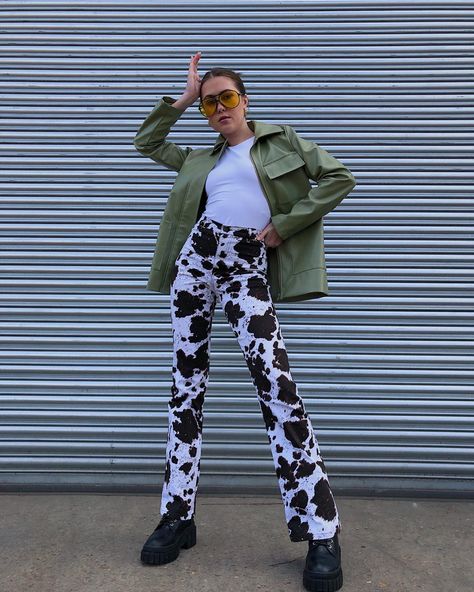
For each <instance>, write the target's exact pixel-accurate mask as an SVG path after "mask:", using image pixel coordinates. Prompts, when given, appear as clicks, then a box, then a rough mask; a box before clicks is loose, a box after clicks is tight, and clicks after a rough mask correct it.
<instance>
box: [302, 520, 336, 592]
mask: <svg viewBox="0 0 474 592" xmlns="http://www.w3.org/2000/svg"><path fill="white" fill-rule="evenodd" d="M303 586H304V587H305V588H306V590H309V591H310V592H336V590H339V589H340V588H341V587H342V567H341V547H340V546H339V540H338V535H337V532H336V533H335V535H334V536H333V537H332V538H330V539H315V540H312V541H308V553H307V555H306V563H305V568H304V571H303Z"/></svg>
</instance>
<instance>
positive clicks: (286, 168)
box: [263, 152, 306, 179]
mask: <svg viewBox="0 0 474 592" xmlns="http://www.w3.org/2000/svg"><path fill="white" fill-rule="evenodd" d="M305 164H306V163H305V161H304V160H303V159H302V158H301V156H300V155H299V154H297V153H296V152H289V153H288V154H284V155H283V156H280V157H278V158H277V159H276V160H272V161H271V162H266V163H265V164H264V165H263V168H264V169H265V172H266V173H267V175H268V176H269V178H270V179H275V177H279V176H280V175H284V174H285V173H289V172H290V171H294V170H295V169H298V168H300V167H302V166H304V165H305Z"/></svg>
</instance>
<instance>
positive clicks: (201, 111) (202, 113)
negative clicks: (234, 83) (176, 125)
mask: <svg viewBox="0 0 474 592" xmlns="http://www.w3.org/2000/svg"><path fill="white" fill-rule="evenodd" d="M229 91H231V92H234V93H237V94H238V95H239V102H238V103H237V105H236V106H235V107H238V106H239V105H240V101H241V98H240V97H244V96H246V95H245V93H240V92H239V91H237V90H235V89H234V88H226V89H225V90H223V91H221V92H220V93H219V94H218V95H215V96H214V97H213V98H214V100H215V109H214V113H211V115H206V113H205V112H204V107H203V105H202V101H199V105H198V109H199V112H200V113H201V115H202V116H203V117H206V119H209V117H212V116H213V115H215V113H216V111H217V103H218V102H219V103H220V104H221V105H222V106H223V107H225V108H226V109H235V107H227V106H226V105H224V103H223V102H222V101H221V95H223V94H224V93H226V92H229ZM204 98H206V97H204Z"/></svg>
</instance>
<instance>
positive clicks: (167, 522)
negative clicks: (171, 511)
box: [155, 514, 180, 530]
mask: <svg viewBox="0 0 474 592" xmlns="http://www.w3.org/2000/svg"><path fill="white" fill-rule="evenodd" d="M179 520H180V519H179V518H176V517H173V516H168V515H167V514H165V515H164V516H162V517H161V520H160V522H159V524H158V526H157V527H156V528H159V527H160V526H172V525H173V524H174V523H175V522H178V521H179ZM155 530H156V529H155Z"/></svg>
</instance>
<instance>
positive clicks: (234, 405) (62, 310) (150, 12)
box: [0, 0, 474, 495]
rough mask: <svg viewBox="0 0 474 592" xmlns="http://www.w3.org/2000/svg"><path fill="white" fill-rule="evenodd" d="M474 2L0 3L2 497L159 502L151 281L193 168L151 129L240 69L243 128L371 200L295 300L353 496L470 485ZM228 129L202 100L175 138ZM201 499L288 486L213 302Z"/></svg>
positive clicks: (346, 208)
mask: <svg viewBox="0 0 474 592" xmlns="http://www.w3.org/2000/svg"><path fill="white" fill-rule="evenodd" d="M473 16H474V9H473V6H472V4H471V2H454V3H450V4H449V6H448V5H447V4H446V3H445V2H432V1H431V2H417V1H411V2H397V3H388V2H385V3H384V2H350V1H349V2H316V1H309V2H287V3H283V4H282V3H280V2H257V3H254V2H252V3H249V2H247V1H246V0H241V1H240V2H239V3H238V5H228V4H225V3H222V2H215V1H214V0H208V1H207V2H190V3H185V2H170V1H169V0H168V1H167V2H166V3H158V2H132V1H131V0H129V1H126V2H124V1H122V2H120V1H116V0H114V2H100V3H99V2H73V3H66V2H47V3H46V2H8V3H3V4H2V6H1V12H0V17H1V19H2V22H3V26H2V38H1V41H0V44H1V45H0V51H1V57H2V68H1V78H2V87H3V89H2V90H3V93H4V99H3V101H2V106H1V129H0V133H1V138H2V143H1V147H0V150H1V158H2V163H3V166H2V171H1V179H0V182H1V232H0V242H1V249H2V257H1V266H0V280H1V287H2V289H1V294H0V298H1V303H0V307H1V313H0V314H1V317H0V318H1V326H0V331H1V334H0V340H1V342H0V344H1V345H0V348H1V373H2V380H1V383H0V389H1V390H0V403H1V410H2V420H1V432H0V439H1V441H0V445H1V456H0V471H1V475H0V480H1V484H2V488H3V489H4V490H5V489H9V488H11V489H14V488H18V487H22V488H23V489H28V488H31V489H48V488H54V489H56V490H57V489H58V488H64V489H76V490H81V489H83V490H86V489H88V490H94V489H99V490H100V489H102V490H107V489H109V490H112V489H122V490H126V489H130V490H133V491H137V490H138V491H144V490H147V489H149V490H150V491H159V489H160V486H161V482H162V478H163V472H164V454H165V441H166V432H167V401H168V397H169V391H170V370H171V326H170V315H169V304H168V299H167V297H166V296H160V295H157V294H155V293H151V292H148V291H146V290H145V284H146V280H147V275H148V269H149V265H150V262H151V257H152V253H153V247H154V241H155V237H156V230H157V227H158V225H159V222H160V217H161V214H162V212H163V209H164V205H165V202H166V199H167V194H168V192H169V190H170V188H171V185H172V183H173V180H174V178H175V173H172V172H170V171H168V170H166V169H164V168H162V167H159V166H158V165H156V164H155V163H153V162H152V161H151V160H147V159H145V158H143V157H142V156H141V155H139V154H138V153H137V152H136V150H135V149H134V146H133V136H134V135H135V132H136V130H137V129H138V126H139V125H140V123H141V122H142V121H143V119H144V117H145V116H146V115H147V114H148V113H149V112H150V111H151V109H152V108H153V106H154V104H156V102H157V101H158V100H159V98H160V97H161V96H162V95H165V94H169V95H171V96H176V97H178V96H179V95H180V94H181V92H182V90H183V89H184V85H185V80H186V72H187V65H188V60H189V56H190V55H191V54H192V53H193V52H194V51H195V50H197V49H200V50H202V51H203V58H202V60H201V64H200V65H201V68H200V71H201V73H202V74H203V73H204V72H205V71H206V69H208V68H210V67H212V66H215V65H226V66H228V67H231V68H234V69H236V70H237V71H239V72H241V73H242V74H243V76H244V80H245V81H246V83H247V89H248V92H249V97H250V110H249V114H248V116H249V118H252V119H262V120H265V121H269V122H276V123H279V122H282V123H289V124H290V125H293V126H294V127H295V129H296V130H297V131H298V133H300V134H301V135H303V136H304V137H306V138H308V139H312V140H313V141H315V142H317V143H319V144H320V145H321V146H323V147H324V148H326V149H327V150H329V151H330V152H331V153H332V154H334V155H335V156H336V157H338V158H340V159H341V160H342V161H343V162H344V163H345V164H346V165H347V166H348V167H349V168H350V170H351V171H352V172H353V173H354V175H355V176H356V178H357V181H358V185H357V187H356V188H355V190H354V191H353V192H352V194H351V195H350V196H349V197H348V198H347V199H346V200H345V201H344V202H343V203H342V204H341V205H340V206H339V207H338V208H337V209H336V210H335V211H333V212H331V213H330V214H329V215H328V216H327V217H326V218H325V237H326V253H327V264H328V277H329V285H330V290H331V295H330V296H329V297H326V298H322V299H320V300H314V301H310V302H304V303H301V304H298V303H295V304H288V305H282V304H280V305H278V307H277V308H278V311H279V317H280V321H281V324H282V331H283V336H284V339H285V341H286V344H287V347H288V352H289V356H290V363H291V364H292V371H293V374H294V377H295V379H296V380H297V383H298V385H299V389H300V393H301V395H302V396H303V398H304V401H305V404H306V408H307V410H308V411H309V413H310V416H311V418H312V420H313V425H314V427H315V431H316V434H317V436H318V439H319V443H320V446H321V450H322V452H323V457H324V458H325V461H326V464H327V466H328V470H329V475H330V479H331V483H332V485H333V488H334V490H335V491H336V492H340V493H341V492H355V491H360V492H362V493H368V494H370V493H374V492H377V493H379V494H380V493H384V492H388V493H390V494H400V495H403V494H404V493H406V492H408V491H410V492H412V493H415V494H424V493H426V492H429V493H430V494H432V495H444V494H446V493H448V494H449V495H470V494H472V483H473V462H472V461H473V458H472V451H473V448H472V427H473V422H472V407H473V370H472V358H473V354H472V345H473V330H472V326H473V304H474V298H473V275H474V273H473V266H472V261H473V255H472V244H473V243H472V239H473V228H474V227H473V198H472V195H473V192H472V189H473V184H472V178H473V173H472V171H473V167H472V164H473V158H472V137H473V136H472V133H473V128H472V113H473V108H472V104H473V102H472V99H473V96H472V87H473V83H472V68H473V65H474V64H473V56H472V45H471V43H472V33H473V23H474V20H473ZM215 135H216V134H215V132H214V131H213V130H212V129H211V128H209V127H208V126H207V124H206V122H205V121H204V120H203V119H202V117H201V116H200V115H199V113H198V111H197V104H196V105H195V106H194V107H193V108H192V109H190V110H189V111H188V112H186V114H185V115H184V116H183V117H182V118H181V120H180V121H179V122H178V123H177V124H176V127H175V129H174V130H173V132H172V136H171V138H172V139H173V140H174V141H176V142H177V143H179V144H181V145H192V146H194V147H200V146H206V145H209V144H210V143H213V141H214V139H215ZM204 423H205V433H204V443H203V450H202V463H201V480H200V485H199V486H200V490H201V491H208V490H209V489H210V488H211V489H212V490H213V491H221V490H228V489H229V488H234V490H235V488H237V489H239V488H242V489H245V490H246V491H260V490H265V491H267V492H268V491H273V492H275V494H278V489H277V479H276V475H275V473H274V467H273V463H272V458H271V453H270V449H269V447H268V441H267V437H266V433H265V430H264V424H263V418H262V417H261V415H260V410H259V407H258V403H257V399H256V394H255V392H254V390H253V386H252V383H251V381H250V376H249V374H248V370H247V368H246V366H245V363H244V361H243V356H242V354H241V352H240V350H239V349H238V345H237V342H236V341H235V338H234V336H233V333H232V332H231V329H230V327H228V325H227V323H226V321H225V317H224V315H223V313H222V311H221V310H217V312H216V317H215V320H214V326H213V341H212V355H211V379H210V384H209V390H208V393H207V398H206V403H205V422H204Z"/></svg>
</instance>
